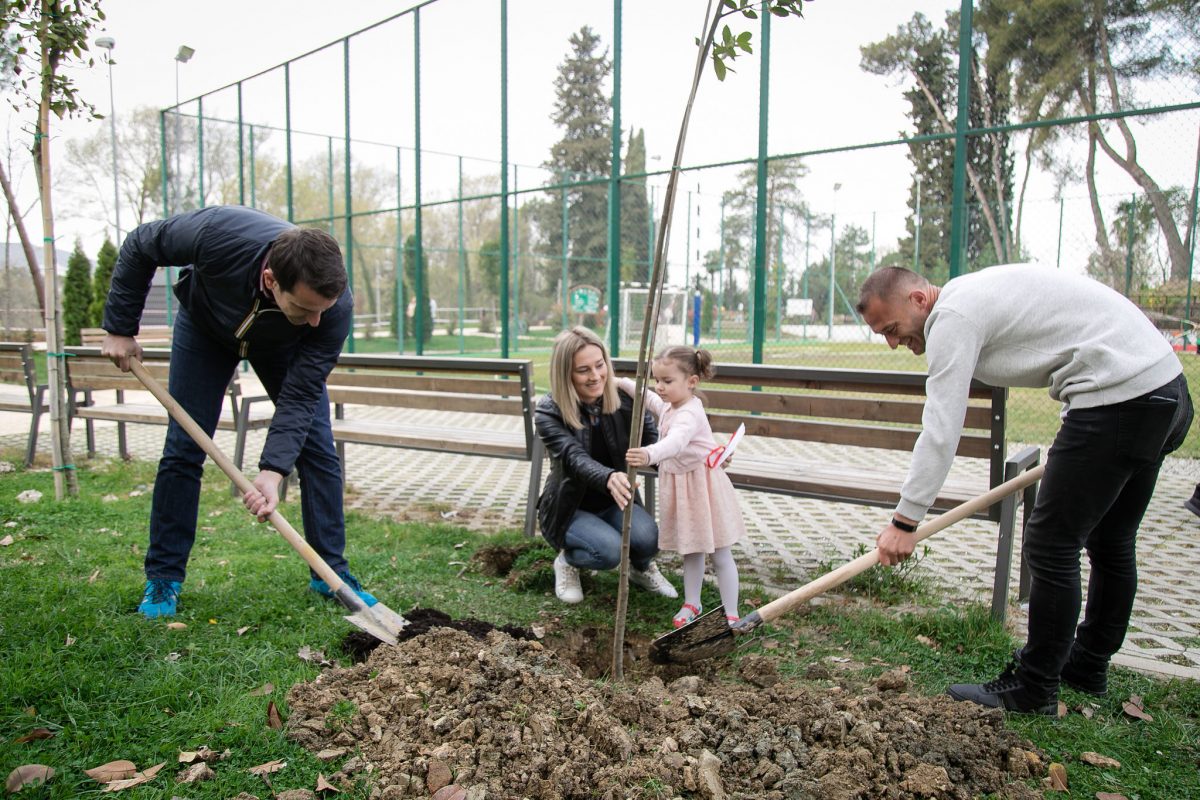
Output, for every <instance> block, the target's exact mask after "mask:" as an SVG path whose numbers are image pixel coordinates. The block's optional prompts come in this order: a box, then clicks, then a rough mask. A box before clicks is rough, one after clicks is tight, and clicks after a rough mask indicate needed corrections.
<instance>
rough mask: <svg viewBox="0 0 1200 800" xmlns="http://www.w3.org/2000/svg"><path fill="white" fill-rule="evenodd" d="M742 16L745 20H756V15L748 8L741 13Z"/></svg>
mask: <svg viewBox="0 0 1200 800" xmlns="http://www.w3.org/2000/svg"><path fill="white" fill-rule="evenodd" d="M742 16H744V17H745V18H746V19H758V14H757V13H755V12H754V10H753V9H750V8H747V9H746V10H745V11H743V12H742Z"/></svg>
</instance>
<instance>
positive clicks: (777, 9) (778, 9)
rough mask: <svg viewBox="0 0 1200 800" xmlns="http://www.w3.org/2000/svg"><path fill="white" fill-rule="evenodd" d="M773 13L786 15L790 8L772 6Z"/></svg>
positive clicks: (781, 15) (779, 15)
mask: <svg viewBox="0 0 1200 800" xmlns="http://www.w3.org/2000/svg"><path fill="white" fill-rule="evenodd" d="M771 13H772V14H774V15H775V16H777V17H786V16H787V15H788V10H787V9H786V8H781V7H780V6H771Z"/></svg>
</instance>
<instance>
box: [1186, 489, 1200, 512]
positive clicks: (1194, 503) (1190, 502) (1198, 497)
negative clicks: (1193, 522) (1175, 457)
mask: <svg viewBox="0 0 1200 800" xmlns="http://www.w3.org/2000/svg"><path fill="white" fill-rule="evenodd" d="M1183 507H1184V508H1186V509H1187V510H1188V511H1190V512H1192V513H1193V514H1195V515H1196V516H1197V517H1200V483H1198V484H1196V491H1195V492H1193V493H1192V496H1191V497H1189V498H1188V499H1187V500H1184V501H1183Z"/></svg>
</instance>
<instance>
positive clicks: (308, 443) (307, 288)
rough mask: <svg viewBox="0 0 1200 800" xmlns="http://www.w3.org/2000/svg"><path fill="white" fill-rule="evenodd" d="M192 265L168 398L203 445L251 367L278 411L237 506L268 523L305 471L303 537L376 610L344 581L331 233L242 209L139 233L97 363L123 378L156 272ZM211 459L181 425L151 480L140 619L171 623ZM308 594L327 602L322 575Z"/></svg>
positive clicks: (346, 295)
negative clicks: (334, 411)
mask: <svg viewBox="0 0 1200 800" xmlns="http://www.w3.org/2000/svg"><path fill="white" fill-rule="evenodd" d="M166 265H174V266H181V267H184V269H183V270H182V272H181V273H180V277H179V280H178V282H177V283H176V284H175V287H174V292H175V296H176V298H178V300H179V306H180V308H179V312H178V314H177V316H176V318H175V328H174V332H173V334H172V341H171V371H170V380H169V386H168V388H169V390H170V392H171V395H172V396H173V397H174V398H175V399H176V400H178V401H179V403H180V405H182V406H183V408H184V410H186V411H187V412H188V414H190V415H191V416H192V418H193V419H195V420H196V422H197V424H198V425H199V426H200V427H201V428H203V429H204V430H205V431H206V432H207V433H208V434H209V435H212V433H213V431H214V430H215V429H216V426H217V422H218V420H219V417H220V412H221V405H222V403H223V401H224V395H225V389H226V387H227V386H228V384H229V381H230V378H232V376H233V373H234V370H235V369H236V368H237V365H238V362H239V361H241V360H242V359H248V360H249V361H250V364H251V365H252V366H253V367H254V371H255V373H257V374H258V377H259V378H260V379H261V380H262V383H263V386H264V388H265V389H266V390H267V394H268V395H269V396H270V397H271V400H272V401H273V402H274V403H275V415H274V418H273V419H272V421H271V427H270V430H269V431H268V432H267V441H266V444H265V445H264V446H263V451H262V456H261V458H260V459H259V462H258V468H259V472H258V476H257V477H256V478H255V480H254V490H253V491H251V492H248V493H246V495H245V496H244V497H243V503H244V504H245V506H246V508H247V509H248V510H249V511H250V512H251V513H252V514H255V515H256V516H257V517H258V518H259V519H260V520H264V519H266V518H267V517H268V516H270V514H271V512H272V511H274V510H275V507H276V505H277V504H278V503H279V484H280V483H281V482H282V480H283V479H284V477H285V476H287V475H288V474H290V473H291V471H292V468H293V467H295V468H296V470H297V471H298V472H299V475H300V488H301V492H300V506H301V513H302V516H303V520H304V537H305V539H306V540H307V541H308V543H309V544H310V545H312V547H313V549H315V550H316V551H317V553H318V554H320V556H321V558H322V559H324V561H325V562H326V563H327V564H329V566H330V567H332V568H333V570H334V571H335V572H337V573H338V575H339V576H341V578H342V579H343V580H344V581H346V583H348V584H349V585H350V586H351V587H353V588H354V589H355V591H357V592H358V593H359V595H360V596H361V597H362V598H363V600H364V601H365V602H366V603H367V604H368V605H374V604H375V602H376V600H375V598H374V597H372V596H371V595H370V594H368V593H367V592H365V591H363V590H362V587H361V586H360V585H359V582H358V581H357V580H356V579H355V578H354V576H353V575H351V574H350V571H349V565H348V564H347V563H346V559H345V557H344V556H343V551H344V549H345V544H346V527H345V519H344V516H343V509H342V470H341V464H340V462H339V460H338V457H337V451H336V450H335V448H334V445H333V433H332V429H331V428H330V422H329V397H328V394H327V393H326V390H325V380H326V378H327V377H328V375H329V373H330V371H332V369H333V367H334V365H335V364H336V362H337V358H338V355H339V354H340V353H341V351H342V344H343V343H344V342H345V340H346V337H347V336H348V335H349V333H350V326H351V324H352V323H353V312H354V299H353V297H352V296H351V293H350V290H349V288H348V286H347V278H346V268H345V264H344V263H343V260H342V254H341V250H340V249H339V247H338V244H337V241H335V240H334V239H333V237H331V236H330V235H329V234H327V233H325V232H324V231H320V230H316V229H306V228H297V227H295V226H293V225H292V224H290V223H288V222H284V221H283V220H280V219H276V218H275V217H273V216H271V215H269V214H265V213H263V212H261V211H256V210H254V209H250V208H244V207H241V206H214V207H210V208H203V209H200V210H198V211H191V212H187V213H184V214H179V215H177V216H174V217H170V218H169V219H164V220H158V221H155V222H149V223H146V224H145V225H139V226H138V227H137V228H135V229H134V230H133V232H132V233H130V234H129V236H128V237H127V238H126V239H125V243H124V244H123V245H122V247H121V253H120V256H119V258H118V260H117V264H116V267H115V269H114V271H113V278H112V288H111V289H110V290H109V293H108V301H107V303H106V304H105V308H104V322H103V327H104V330H105V331H107V336H105V339H104V344H103V348H102V349H103V353H104V354H105V355H106V356H108V357H109V358H111V359H112V360H113V362H114V363H115V364H116V365H117V366H118V367H120V368H121V369H122V370H125V371H128V369H129V359H130V357H135V358H137V357H140V356H141V353H142V348H141V346H140V345H139V344H138V342H137V339H136V336H137V332H138V326H139V323H140V321H141V317H142V311H143V309H144V308H145V305H146V296H147V295H148V294H149V292H150V284H151V281H152V280H153V277H154V271H155V269H157V268H158V267H160V266H166ZM203 464H204V451H203V450H201V449H200V447H199V445H197V444H196V443H195V442H193V441H192V439H191V437H189V436H188V434H187V433H186V432H185V431H184V430H183V428H181V427H180V426H179V425H178V424H177V423H175V421H174V420H172V421H171V422H170V425H169V427H168V428H167V440H166V443H165V444H164V446H163V455H162V460H161V461H159V465H158V475H157V477H156V478H155V481H154V498H153V503H152V506H151V511H150V547H149V548H148V549H147V550H146V579H147V580H146V588H145V594H144V596H143V598H142V603H141V605H140V606H139V607H138V610H139V611H140V612H141V613H142V614H143V615H145V616H146V617H150V618H154V617H160V616H169V615H172V614H174V613H175V610H176V605H177V602H178V597H179V592H180V589H181V588H182V584H183V580H184V577H185V573H186V568H187V560H188V555H189V553H190V552H191V549H192V544H193V542H194V541H195V538H196V515H197V510H198V507H199V500H200V478H201V473H202V468H203ZM309 585H310V588H312V589H313V590H314V591H317V592H318V593H320V594H322V595H325V596H327V597H332V596H333V595H332V593H331V592H330V590H329V586H328V585H326V583H325V582H324V581H322V580H320V579H318V578H317V577H316V576H315V575H313V576H312V578H311V581H310V584H309Z"/></svg>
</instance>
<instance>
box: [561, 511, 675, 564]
mask: <svg viewBox="0 0 1200 800" xmlns="http://www.w3.org/2000/svg"><path fill="white" fill-rule="evenodd" d="M624 514H625V512H624V511H622V510H621V509H619V508H617V506H616V504H615V503H614V504H613V505H611V506H609V507H608V508H606V509H604V510H603V511H597V512H591V511H576V512H575V516H574V517H572V518H571V524H570V525H569V526H568V527H567V535H566V537H565V539H564V543H563V554H564V557H565V558H566V559H567V563H568V564H570V565H571V566H573V567H578V568H579V569H612V568H614V567H616V566H617V565H619V564H620V563H621V523H622V521H623V517H624ZM657 553H658V523H656V522H655V521H654V517H652V516H650V514H649V513H648V512H647V511H646V509H644V508H642V507H641V506H639V505H637V504H636V503H635V504H634V506H633V519H632V520H631V522H630V525H629V565H630V566H631V567H633V568H634V569H636V570H638V571H641V570H644V569H646V567H648V566H650V562H651V561H652V560H653V559H654V556H655V555H656V554H657Z"/></svg>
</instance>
